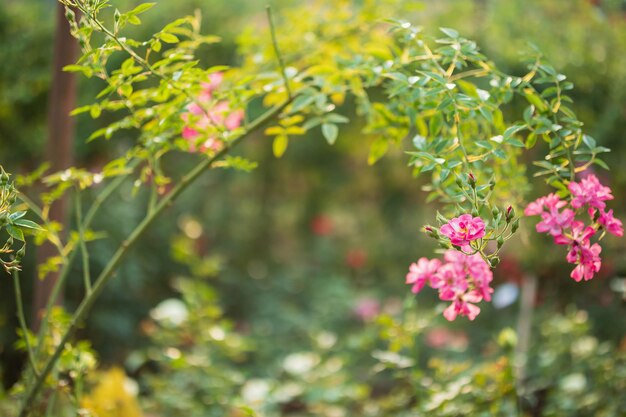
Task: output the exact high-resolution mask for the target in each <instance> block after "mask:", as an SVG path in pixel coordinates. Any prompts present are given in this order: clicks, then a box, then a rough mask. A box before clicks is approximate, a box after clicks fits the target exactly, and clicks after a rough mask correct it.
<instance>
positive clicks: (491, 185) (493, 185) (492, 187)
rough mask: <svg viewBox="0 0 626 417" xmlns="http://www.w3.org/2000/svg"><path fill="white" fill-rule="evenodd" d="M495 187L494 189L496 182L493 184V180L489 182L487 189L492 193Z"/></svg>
mask: <svg viewBox="0 0 626 417" xmlns="http://www.w3.org/2000/svg"><path fill="white" fill-rule="evenodd" d="M495 187H496V182H495V181H494V180H491V181H490V182H489V189H490V190H491V191H493V189H494V188H495Z"/></svg>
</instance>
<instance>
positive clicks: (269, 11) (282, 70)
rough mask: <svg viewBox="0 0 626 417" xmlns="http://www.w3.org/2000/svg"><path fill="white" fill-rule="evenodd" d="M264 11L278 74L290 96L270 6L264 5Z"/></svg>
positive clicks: (290, 96)
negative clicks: (268, 25)
mask: <svg viewBox="0 0 626 417" xmlns="http://www.w3.org/2000/svg"><path fill="white" fill-rule="evenodd" d="M265 11H266V12H267V20H268V22H269V24H270V34H271V35H272V46H273V47H274V53H275V54H276V59H277V60H278V65H279V67H280V74H281V75H282V77H283V82H284V83H285V90H287V96H288V97H289V98H292V95H291V89H290V88H289V78H287V71H286V70H285V63H284V62H283V57H282V55H281V54H280V49H279V48H278V41H277V40H276V30H275V29H274V19H273V18H272V8H271V7H270V6H266V7H265Z"/></svg>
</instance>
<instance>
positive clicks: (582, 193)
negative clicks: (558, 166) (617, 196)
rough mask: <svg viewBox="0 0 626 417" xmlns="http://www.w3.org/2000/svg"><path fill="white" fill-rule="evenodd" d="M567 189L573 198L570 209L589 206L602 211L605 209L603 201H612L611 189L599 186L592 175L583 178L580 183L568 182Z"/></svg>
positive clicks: (598, 182)
mask: <svg viewBox="0 0 626 417" xmlns="http://www.w3.org/2000/svg"><path fill="white" fill-rule="evenodd" d="M568 188H569V190H570V192H571V193H572V195H573V196H574V198H573V199H572V207H574V208H580V207H582V206H583V205H585V204H589V205H590V206H593V207H597V208H599V209H603V208H604V207H606V203H605V201H606V200H612V199H613V195H612V194H611V189H610V188H609V187H605V186H604V185H602V184H600V181H599V180H598V178H597V177H596V176H595V175H593V174H590V175H588V176H587V177H585V178H583V179H582V180H580V182H575V181H572V182H570V183H569V185H568Z"/></svg>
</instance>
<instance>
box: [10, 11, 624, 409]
mask: <svg viewBox="0 0 626 417" xmlns="http://www.w3.org/2000/svg"><path fill="white" fill-rule="evenodd" d="M265 3H266V2H262V1H256V0H255V1H245V0H231V1H228V2H226V1H201V0H178V1H176V2H174V1H164V0H163V1H158V4H157V6H156V7H154V8H153V9H152V10H151V11H150V12H149V13H147V14H146V15H145V16H143V17H142V20H143V22H144V24H143V25H142V26H140V27H139V28H138V29H136V30H138V31H140V32H142V33H143V31H145V34H146V35H147V34H151V33H153V32H154V31H156V30H157V28H159V27H162V26H163V25H164V24H166V23H167V22H168V21H170V20H171V19H172V18H173V16H182V15H185V14H193V13H194V10H200V11H201V13H202V15H203V20H204V22H203V28H204V31H205V32H207V33H210V34H215V35H218V36H220V37H221V38H222V41H221V42H220V43H216V44H212V45H209V46H207V47H206V49H205V50H203V51H202V53H201V59H202V60H203V63H204V64H206V65H218V64H224V65H236V64H237V63H238V62H240V61H241V59H242V58H241V56H240V55H239V54H238V52H237V49H238V43H241V42H243V43H245V40H246V38H248V37H253V36H255V32H254V30H255V29H254V28H255V26H258V25H265V24H266V22H265V8H264V6H265ZM271 3H272V7H273V10H274V13H275V14H276V15H277V16H278V24H277V31H279V32H283V33H288V32H289V31H290V30H291V28H292V27H293V25H298V21H292V20H289V19H288V18H285V17H284V16H285V14H284V11H286V10H289V9H291V8H294V7H302V5H301V2H296V1H289V0H282V1H276V2H271ZM354 3H355V7H358V4H359V2H354ZM411 3H414V6H412V7H411V9H412V11H411V12H410V14H409V15H407V16H402V17H403V18H405V19H407V20H409V21H411V22H412V23H415V24H418V25H422V26H423V27H424V28H425V30H427V31H431V32H434V31H436V30H437V28H438V27H440V26H444V27H453V28H455V29H457V30H458V31H459V32H460V33H461V34H462V35H463V36H465V37H467V38H471V39H474V40H476V42H477V43H478V45H479V47H480V48H481V49H482V50H483V51H484V52H485V53H486V54H487V55H488V56H489V57H491V58H492V59H493V60H494V61H495V62H496V63H497V64H498V65H500V66H501V67H502V69H504V70H505V71H507V72H509V73H516V74H522V73H524V72H525V71H526V68H525V67H524V66H523V65H522V64H520V62H522V61H521V60H520V53H521V52H522V51H525V50H527V49H528V48H529V46H528V43H533V44H534V45H535V46H536V47H537V48H539V49H540V50H541V51H542V52H543V54H544V56H545V57H546V58H547V60H548V61H550V62H551V63H552V64H553V65H554V67H555V68H556V69H557V70H558V71H559V72H561V73H564V74H566V75H567V77H568V79H569V80H570V81H572V82H573V83H574V85H575V89H574V90H573V92H572V94H571V95H572V97H573V99H574V103H573V104H572V108H573V109H574V110H575V111H576V113H577V114H578V116H579V117H580V119H581V120H582V121H583V122H584V123H585V126H586V131H587V132H588V133H590V134H591V135H592V136H593V137H594V138H595V139H596V140H597V142H598V143H599V144H601V145H603V146H606V147H609V148H611V149H612V151H613V152H612V153H610V154H608V155H607V156H606V157H605V158H604V160H605V161H606V162H607V164H608V165H609V166H610V167H612V169H611V170H610V171H604V170H602V169H600V168H598V169H597V175H598V176H599V177H600V178H601V179H602V180H603V182H604V183H606V184H609V185H610V186H611V187H612V189H613V191H614V195H615V203H614V208H615V210H616V217H620V218H622V219H625V218H626V206H625V205H624V204H623V201H624V198H626V169H624V166H625V164H626V135H625V133H624V132H625V128H626V122H625V118H624V116H625V112H626V85H625V84H626V5H625V3H623V2H622V1H618V0H612V1H611V0H605V1H599V0H598V1H588V0H554V1H538V0H525V1H521V0H508V1H489V0H473V1H470V0H447V1H437V2H435V1H432V2H429V1H424V2H420V3H415V2H411ZM136 4H138V2H134V1H130V0H117V1H115V5H116V7H118V8H120V9H130V8H132V7H134V6H135V5H136ZM56 7H57V4H56V2H54V1H51V0H45V1H44V0H21V1H15V0H5V1H4V2H2V3H1V4H0V62H1V64H0V155H1V161H2V164H3V166H4V168H5V169H6V170H7V171H8V172H12V173H15V174H19V173H23V174H25V173H27V172H29V171H32V170H34V169H36V168H37V167H38V166H39V164H41V162H42V161H43V160H44V158H45V149H46V140H47V134H46V132H47V122H46V115H47V111H48V108H49V105H50V104H49V92H50V88H51V85H50V84H51V76H52V53H51V52H52V44H53V37H54V29H55V19H54V16H55V8H56ZM287 16H288V15H287ZM387 17H392V16H381V17H380V18H381V20H382V19H384V18H387ZM138 36H139V37H140V35H138ZM94 83H95V81H94V80H86V79H80V78H79V83H78V89H77V93H78V96H77V105H81V104H84V103H88V102H90V100H91V97H93V96H94V95H95V93H96V92H97V91H98V85H97V84H94ZM54 104H55V103H52V105H54ZM354 111H355V109H354V105H353V103H352V102H351V101H350V100H347V101H346V103H345V104H344V105H343V106H342V107H341V113H343V114H348V115H349V114H352V113H354ZM106 117H107V116H104V117H103V118H101V119H98V120H95V121H94V120H92V119H91V118H90V117H89V116H88V115H87V116H86V115H81V116H78V117H77V119H76V129H75V138H76V139H75V144H74V155H75V164H76V165H78V166H81V167H86V168H88V169H91V170H98V169H100V168H101V167H102V163H103V161H107V160H108V156H109V155H112V154H114V153H117V152H118V151H119V149H120V147H124V146H127V144H128V143H132V141H133V137H132V135H130V134H128V133H118V134H116V135H115V136H114V138H112V139H111V140H109V141H94V142H90V143H86V141H85V138H87V137H89V135H90V134H91V133H92V132H93V131H94V130H96V129H97V128H99V127H101V126H104V125H106V123H107V120H106ZM360 127H361V126H358V125H352V124H347V125H341V127H340V135H339V139H338V141H337V143H336V144H335V145H334V146H332V147H330V146H327V145H326V144H325V142H324V141H323V140H319V139H320V138H319V137H316V136H320V134H319V131H318V132H316V133H309V134H307V135H306V136H304V137H301V138H297V139H296V140H292V141H291V143H290V146H289V149H288V151H287V153H286V154H285V155H284V156H283V157H282V158H281V159H276V158H275V157H274V156H273V154H272V146H271V140H270V139H269V138H266V137H263V136H259V137H258V138H256V139H255V140H253V141H251V142H248V143H246V144H245V145H243V146H242V147H241V148H239V149H238V150H237V153H238V154H241V155H245V156H246V157H248V158H250V159H252V160H255V161H258V167H257V168H256V169H254V170H253V172H252V173H243V172H236V171H230V170H223V171H213V172H212V174H211V175H207V176H206V177H203V178H202V179H201V180H200V181H198V182H197V183H196V184H195V185H194V186H193V190H190V191H188V192H187V193H186V194H185V195H184V196H183V197H182V198H181V200H180V201H179V202H178V203H177V204H176V205H175V206H174V207H172V208H171V209H169V211H168V213H167V216H166V217H164V218H163V220H162V221H161V222H158V224H156V225H155V226H154V227H153V228H152V229H151V230H150V231H149V232H148V235H147V236H146V237H145V238H144V239H142V241H141V243H140V244H139V245H138V246H137V247H136V248H135V249H134V252H133V256H131V257H130V258H129V259H127V260H126V261H125V262H124V264H123V266H122V267H121V269H120V270H119V272H118V277H117V279H115V280H114V281H113V282H112V284H111V285H110V286H109V287H108V288H107V289H106V292H105V294H104V295H103V296H102V297H101V298H100V300H99V301H98V302H97V304H96V305H95V308H94V310H93V313H92V315H91V317H90V319H89V320H88V322H87V323H86V324H85V326H84V327H83V328H81V330H80V332H79V336H80V338H82V339H85V340H89V341H90V343H91V346H92V347H93V350H94V351H95V353H96V356H97V358H98V360H99V368H100V369H101V370H102V371H103V372H105V371H106V370H107V369H115V368H114V367H118V368H123V369H124V370H125V373H126V374H127V375H128V376H129V377H130V378H131V379H132V381H134V382H135V383H136V384H137V391H136V394H137V396H136V397H135V396H134V394H133V396H131V397H132V399H128V398H126V397H124V394H123V393H106V394H102V397H103V398H98V394H97V390H95V389H93V388H94V387H97V386H98V385H97V383H96V381H94V382H93V383H92V393H91V394H90V395H91V397H90V401H92V403H93V404H96V405H93V404H92V405H91V407H92V408H94V409H96V408H97V407H98V405H97V404H98V403H99V402H100V403H102V402H105V401H106V400H105V399H104V398H107V397H114V396H115V395H119V396H121V397H123V398H125V401H128V402H129V404H134V403H135V402H137V403H139V404H141V407H142V408H143V409H144V413H145V415H163V416H177V415H180V416H193V415H198V416H205V415H216V416H221V415H233V416H238V415H246V414H244V413H254V412H260V413H264V414H260V415H302V416H305V415H320V416H342V415H346V416H348V415H381V416H383V415H390V416H401V415H419V414H414V413H416V412H417V411H416V410H419V411H421V412H424V410H430V411H431V412H433V413H435V414H433V415H451V416H453V415H496V414H495V413H496V412H503V413H504V414H503V415H509V414H506V407H509V406H510V407H514V409H519V408H523V409H524V410H526V412H527V413H529V414H528V415H555V416H561V415H562V416H566V415H567V416H574V415H580V416H588V415H606V416H613V415H614V416H619V415H624V414H620V413H626V394H624V392H626V391H625V390H626V363H625V358H626V337H625V334H626V320H624V317H625V316H626V315H625V306H626V302H625V300H626V281H625V278H624V277H625V276H626V257H625V256H624V254H626V241H624V240H623V239H616V238H612V237H609V238H607V239H606V241H605V244H604V249H603V257H604V263H603V265H602V270H601V272H600V273H599V276H598V277H597V278H596V279H594V280H593V281H590V282H586V283H584V284H582V285H579V284H576V283H575V282H574V281H573V280H571V279H569V272H570V270H569V266H568V265H567V264H566V263H565V261H564V260H563V259H562V258H563V256H562V254H561V253H560V252H561V251H562V248H558V247H553V245H550V244H549V241H548V240H547V239H544V237H542V236H539V235H537V234H536V233H534V230H533V229H534V227H533V222H532V221H528V220H526V221H525V224H524V231H523V232H522V233H521V235H520V236H517V237H516V240H515V242H513V243H512V244H511V245H509V247H508V249H507V250H505V252H504V254H503V256H502V262H501V265H500V266H499V267H498V268H497V269H496V270H495V272H494V273H495V288H496V295H497V294H500V295H499V296H498V297H499V298H498V300H500V301H498V302H494V303H492V304H491V305H488V306H485V307H484V310H483V313H481V315H480V316H479V317H478V318H477V319H476V320H475V321H474V322H471V323H470V322H468V321H466V320H463V319H462V320H457V321H456V322H454V323H448V322H447V321H446V320H445V319H443V317H441V316H440V314H438V312H436V311H435V312H434V310H433V308H437V307H436V306H437V305H438V303H437V300H436V298H435V297H434V296H433V297H430V298H429V297H428V296H425V295H420V297H419V299H417V300H416V299H415V298H414V297H413V296H411V295H410V294H409V293H408V288H407V287H406V284H405V282H404V277H405V275H406V270H407V266H408V265H409V264H410V263H411V262H413V261H415V260H416V259H417V258H419V257H421V256H428V254H429V253H430V252H432V249H433V247H434V245H433V244H432V242H431V241H429V240H428V239H427V237H426V236H424V234H423V233H421V232H420V228H421V227H422V226H423V225H424V224H425V223H428V222H429V219H430V218H432V217H433V213H434V210H435V209H436V205H435V204H425V203H424V199H425V195H426V194H425V193H424V192H423V191H421V185H422V184H423V181H422V180H420V179H415V178H414V177H413V176H412V175H411V170H410V169H407V168H406V161H407V157H406V155H405V154H404V151H405V150H406V149H403V148H400V147H399V148H397V149H393V150H391V151H390V152H389V153H388V154H387V155H386V156H385V157H384V158H383V159H381V160H380V161H378V162H377V163H376V164H375V165H373V166H368V146H366V144H369V143H371V142H372V141H373V140H374V137H373V136H367V135H363V134H361V133H360ZM125 135H127V136H125ZM530 159H532V158H531V157H529V160H530ZM188 162H189V159H188V156H187V155H183V154H179V155H178V157H176V158H169V159H168V161H167V163H168V166H167V168H168V170H170V172H179V171H180V172H182V171H184V168H185V167H186V166H188ZM128 186H129V187H131V186H132V184H129V185H128ZM545 190H547V187H546V188H545V189H541V188H536V189H534V190H533V191H532V192H531V194H529V196H528V198H529V199H531V198H535V197H537V196H539V195H543V194H545V193H544V192H543V191H545ZM97 191H98V189H97V188H95V189H93V191H92V192H93V193H94V196H95V193H97ZM125 195H126V194H124V193H119V195H116V196H113V198H114V199H117V200H116V203H113V204H109V205H107V206H106V207H105V208H104V209H103V210H101V212H100V213H99V214H98V218H97V219H96V224H97V225H98V229H99V230H103V231H105V232H106V233H107V235H109V236H110V237H113V238H114V239H115V238H117V240H118V241H119V240H121V239H122V238H123V236H125V235H126V233H127V232H128V231H129V230H130V229H131V228H132V227H133V225H134V224H136V222H137V220H138V219H139V216H140V215H142V214H143V213H142V212H140V204H134V203H133V204H129V201H125V200H124V198H126V197H125ZM138 198H139V200H137V201H142V199H143V200H144V201H145V200H147V199H148V194H147V193H146V195H143V194H141V193H140V194H139V196H138ZM141 207H143V206H142V205H141ZM135 208H136V209H137V211H135ZM114 249H115V247H113V246H112V245H111V244H110V243H105V242H102V243H100V242H97V241H96V242H94V243H93V249H92V250H91V254H92V259H91V261H90V262H91V264H92V269H94V270H98V269H100V268H102V267H103V265H104V264H105V263H106V261H107V260H108V259H109V258H110V256H111V254H112V251H113V250H114ZM35 252H36V251H34V250H33V251H31V253H29V254H28V255H27V257H26V258H25V260H24V268H23V272H22V277H23V292H24V293H25V303H26V309H27V311H28V312H30V311H32V306H31V297H32V294H33V288H34V281H35V280H36V272H35ZM77 271H78V267H77ZM76 275H77V277H78V276H79V274H78V273H77V274H76ZM529 275H532V276H534V277H536V278H537V282H538V288H537V294H536V297H535V300H534V301H533V303H532V304H533V308H534V316H533V333H532V335H531V337H530V352H529V361H528V364H527V365H526V368H527V369H526V374H527V380H526V381H525V386H526V387H527V390H528V392H527V394H528V395H527V396H526V397H525V400H524V401H525V403H524V404H522V405H521V406H520V405H519V404H517V403H516V401H515V400H513V401H512V402H511V403H510V404H509V403H508V402H506V401H505V402H495V401H496V400H495V399H499V400H500V399H502V398H505V397H506V396H507V395H508V394H509V392H510V391H511V387H510V384H511V383H512V378H509V377H507V376H506V375H505V374H506V372H504V371H503V369H505V368H506V366H504V365H503V364H502V362H501V361H502V360H503V359H502V358H506V357H507V355H509V354H510V351H511V350H512V346H513V345H514V344H515V338H516V337H515V333H514V332H513V329H515V328H516V326H517V324H518V319H519V317H518V315H519V310H520V306H519V303H520V301H519V300H520V296H519V293H520V287H521V285H522V282H523V281H524V277H525V276H529ZM6 278H7V279H2V280H0V297H1V304H0V306H1V307H0V323H2V330H1V332H0V372H1V373H2V380H3V387H4V388H3V389H4V391H5V392H8V391H9V390H10V389H11V386H12V384H13V383H14V382H15V380H16V378H17V376H18V372H19V370H20V369H21V368H22V367H23V366H24V361H25V355H24V353H23V352H21V351H20V350H19V349H17V348H16V331H15V329H16V328H17V327H18V325H17V320H16V319H15V313H14V311H15V304H14V299H13V296H12V293H13V291H12V289H11V281H10V280H9V279H8V277H6ZM81 284H82V283H81V281H80V279H78V278H77V279H70V280H69V282H68V286H67V288H66V291H65V303H66V304H67V305H68V306H70V307H72V306H75V305H76V303H77V301H78V300H79V297H80V291H81V288H82V287H81ZM180 299H183V300H184V302H183V303H180V302H177V301H175V300H180ZM164 301H166V302H165V303H164ZM181 314H182V315H183V316H185V317H186V320H184V323H182V324H181V322H180V321H179V320H178V319H177V318H178V317H179V316H180V315H181ZM30 319H31V320H32V314H30ZM103 375H108V376H106V377H103V378H104V379H106V378H110V379H114V378H115V376H112V374H110V373H109V374H103ZM494 375H501V376H502V377H501V378H499V377H497V376H494ZM113 385H115V384H113ZM468 387H469V388H468ZM416 392H420V394H419V395H417V396H416V394H415V393H416ZM2 395H5V394H2ZM514 397H515V396H513V398H514ZM416 398H417V399H416ZM494 403H497V404H500V406H499V409H496V410H494V409H491V408H490V407H492V404H494ZM86 407H89V405H86ZM128 407H129V409H128V410H130V411H126V412H125V413H126V415H129V416H130V415H131V414H132V413H138V411H136V410H132V405H129V406H128ZM248 407H249V408H248ZM253 410H256V411H253ZM411 410H413V411H411ZM225 413H230V414H225ZM237 413H241V414H237ZM355 413H356V414H355ZM403 413H407V414H403ZM412 413H413V414H412ZM479 413H491V414H479ZM103 415H106V414H103ZM111 415H113V414H111ZM120 415H124V414H120ZM250 415H254V414H250Z"/></svg>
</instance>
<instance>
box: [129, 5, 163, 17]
mask: <svg viewBox="0 0 626 417" xmlns="http://www.w3.org/2000/svg"><path fill="white" fill-rule="evenodd" d="M155 5H156V3H142V4H140V5H139V6H137V7H135V8H134V9H133V10H131V11H130V12H128V13H126V14H128V15H136V14H139V13H143V12H145V11H147V10H149V9H151V8H152V7H154V6H155Z"/></svg>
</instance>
